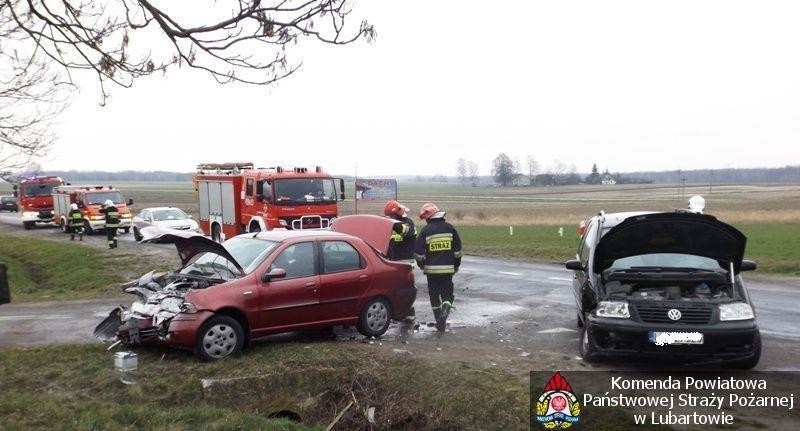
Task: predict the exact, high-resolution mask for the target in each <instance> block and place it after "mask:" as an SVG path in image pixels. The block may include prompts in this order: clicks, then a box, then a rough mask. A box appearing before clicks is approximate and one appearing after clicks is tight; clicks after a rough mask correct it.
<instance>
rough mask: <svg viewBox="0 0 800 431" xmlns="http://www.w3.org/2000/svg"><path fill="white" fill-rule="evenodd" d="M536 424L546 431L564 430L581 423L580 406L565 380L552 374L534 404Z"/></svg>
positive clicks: (556, 374)
mask: <svg viewBox="0 0 800 431" xmlns="http://www.w3.org/2000/svg"><path fill="white" fill-rule="evenodd" d="M535 407H536V422H537V423H539V424H541V425H542V426H543V427H544V429H546V430H565V429H569V428H572V426H573V425H575V424H578V423H580V421H581V405H580V403H579V402H578V398H577V397H576V396H575V394H574V393H573V391H572V386H570V384H569V382H568V381H567V379H565V378H564V376H562V375H561V373H560V372H556V373H555V374H553V377H551V378H550V380H549V381H548V382H547V384H546V385H545V387H544V391H543V392H542V395H541V396H540V397H539V399H538V400H537V402H536V406H535Z"/></svg>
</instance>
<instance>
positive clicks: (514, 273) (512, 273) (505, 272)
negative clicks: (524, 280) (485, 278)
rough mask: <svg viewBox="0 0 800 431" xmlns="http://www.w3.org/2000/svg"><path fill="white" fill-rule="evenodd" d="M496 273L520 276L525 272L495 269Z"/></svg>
mask: <svg viewBox="0 0 800 431" xmlns="http://www.w3.org/2000/svg"><path fill="white" fill-rule="evenodd" d="M497 273H498V274H503V275H513V276H516V277H522V276H523V275H525V274H520V273H518V272H507V271H497Z"/></svg>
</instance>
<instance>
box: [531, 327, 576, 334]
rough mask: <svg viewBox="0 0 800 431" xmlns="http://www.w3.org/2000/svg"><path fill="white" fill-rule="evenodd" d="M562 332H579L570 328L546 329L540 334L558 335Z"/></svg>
mask: <svg viewBox="0 0 800 431" xmlns="http://www.w3.org/2000/svg"><path fill="white" fill-rule="evenodd" d="M561 332H578V331H576V330H574V329H569V328H553V329H545V330H542V331H539V333H540V334H558V333H561Z"/></svg>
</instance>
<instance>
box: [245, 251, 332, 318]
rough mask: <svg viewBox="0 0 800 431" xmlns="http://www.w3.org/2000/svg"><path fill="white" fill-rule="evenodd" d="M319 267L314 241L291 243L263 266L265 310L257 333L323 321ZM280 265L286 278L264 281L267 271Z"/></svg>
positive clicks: (262, 283) (262, 304)
mask: <svg viewBox="0 0 800 431" xmlns="http://www.w3.org/2000/svg"><path fill="white" fill-rule="evenodd" d="M318 267H319V264H318V260H317V246H316V243H315V242H313V241H307V242H300V243H295V244H291V245H288V246H286V247H285V248H284V249H283V250H280V251H279V252H278V253H277V254H276V255H275V258H273V259H272V261H271V262H267V263H265V264H264V265H263V266H262V271H261V273H260V274H259V280H258V283H259V284H260V285H259V289H258V294H259V297H260V303H261V310H262V311H261V318H260V319H258V321H257V326H258V328H257V329H256V328H254V329H255V330H254V332H256V333H267V332H281V330H283V329H285V330H290V329H291V328H292V327H296V326H298V325H303V324H306V323H310V322H316V321H318V320H320V319H319V317H318V314H319V313H318V310H317V308H318V305H319V285H320V280H319V271H318ZM278 268H279V269H283V270H284V271H286V276H285V277H283V278H273V279H271V280H268V281H264V279H263V276H264V274H265V273H269V272H270V271H272V270H273V269H278Z"/></svg>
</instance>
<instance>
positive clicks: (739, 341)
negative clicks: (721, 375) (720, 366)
mask: <svg viewBox="0 0 800 431" xmlns="http://www.w3.org/2000/svg"><path fill="white" fill-rule="evenodd" d="M586 329H587V331H588V335H589V339H590V341H591V342H592V344H593V345H594V346H595V348H596V351H597V353H599V354H601V355H618V356H645V357H681V358H686V359H690V360H696V361H703V362H705V361H726V360H740V359H745V358H749V357H752V356H753V355H754V354H755V353H756V340H757V338H758V337H759V332H758V325H756V322H755V320H741V321H732V322H718V323H713V324H707V325H669V324H657V323H644V322H637V321H633V320H630V319H613V318H601V317H596V316H593V315H590V316H588V319H587V320H586ZM651 331H654V332H699V333H701V334H703V343H702V344H680V345H674V344H673V345H664V346H659V345H656V344H655V343H653V342H651V341H650V337H649V333H650V332H651Z"/></svg>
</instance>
